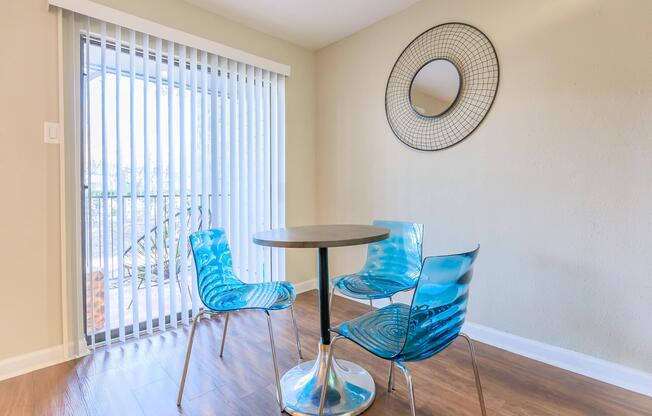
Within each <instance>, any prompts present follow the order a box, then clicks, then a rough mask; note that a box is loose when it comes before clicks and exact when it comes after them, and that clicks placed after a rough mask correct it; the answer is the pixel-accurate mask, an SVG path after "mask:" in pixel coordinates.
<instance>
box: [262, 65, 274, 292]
mask: <svg viewBox="0 0 652 416" xmlns="http://www.w3.org/2000/svg"><path fill="white" fill-rule="evenodd" d="M269 81H270V74H269V71H263V134H264V137H263V146H264V147H263V154H264V155H265V157H264V161H263V172H265V173H264V174H263V178H264V180H265V183H264V185H263V186H264V192H265V195H264V208H263V218H264V220H263V221H264V222H263V229H268V228H272V223H271V215H270V212H271V211H270V210H271V198H272V193H271V190H272V189H271V187H272V186H271V181H272V176H271V161H270V157H271V156H270V155H271V153H270V152H271V144H270V137H271V136H270V84H269ZM271 251H272V250H271V248H270V247H265V248H264V252H265V256H264V260H263V264H264V270H263V278H264V279H268V280H270V281H272V279H273V276H272V269H271V262H272V255H271Z"/></svg>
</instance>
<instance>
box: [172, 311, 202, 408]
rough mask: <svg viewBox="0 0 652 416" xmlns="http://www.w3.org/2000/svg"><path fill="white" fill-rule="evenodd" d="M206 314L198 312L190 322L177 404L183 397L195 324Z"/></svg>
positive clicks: (178, 404) (179, 404)
mask: <svg viewBox="0 0 652 416" xmlns="http://www.w3.org/2000/svg"><path fill="white" fill-rule="evenodd" d="M205 315H208V314H207V313H206V312H200V313H199V314H197V316H195V319H194V320H193V322H192V329H191V330H190V338H188V348H187V349H186V361H185V363H184V364H183V374H182V376H181V385H180V386H179V396H177V406H181V398H182V397H183V388H184V387H185V386H186V375H187V374H188V363H189V362H190V353H191V352H192V342H193V340H194V339H195V330H196V329H197V324H198V323H199V320H200V319H201V317H202V316H205Z"/></svg>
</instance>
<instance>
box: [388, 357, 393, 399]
mask: <svg viewBox="0 0 652 416" xmlns="http://www.w3.org/2000/svg"><path fill="white" fill-rule="evenodd" d="M392 390H394V361H391V360H390V361H389V377H388V379H387V393H391V392H392Z"/></svg>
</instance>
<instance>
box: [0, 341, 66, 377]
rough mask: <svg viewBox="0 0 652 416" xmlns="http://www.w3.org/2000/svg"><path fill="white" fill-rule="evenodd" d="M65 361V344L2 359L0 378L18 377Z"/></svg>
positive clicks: (0, 362)
mask: <svg viewBox="0 0 652 416" xmlns="http://www.w3.org/2000/svg"><path fill="white" fill-rule="evenodd" d="M63 361H65V360H64V357H63V345H57V346H56V347H51V348H46V349H43V350H38V351H34V352H30V353H27V354H23V355H19V356H16V357H10V358H6V359H4V360H0V380H5V379H8V378H12V377H16V376H19V375H21V374H25V373H29V372H30V371H34V370H38V369H40V368H44V367H49V366H51V365H54V364H59V363H61V362H63Z"/></svg>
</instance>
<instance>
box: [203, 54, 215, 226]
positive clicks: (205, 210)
mask: <svg viewBox="0 0 652 416" xmlns="http://www.w3.org/2000/svg"><path fill="white" fill-rule="evenodd" d="M208 116H209V114H208V54H207V53H206V52H203V51H202V53H201V207H202V211H201V216H202V221H201V223H202V229H204V230H207V229H209V228H210V226H211V224H210V223H209V217H208V214H209V211H210V209H209V199H208V193H209V182H208V178H209V176H208V168H209V166H208ZM216 214H217V213H216V212H215V211H213V215H216Z"/></svg>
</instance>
